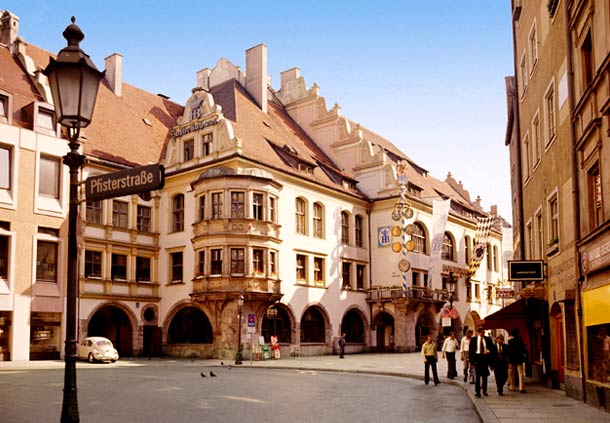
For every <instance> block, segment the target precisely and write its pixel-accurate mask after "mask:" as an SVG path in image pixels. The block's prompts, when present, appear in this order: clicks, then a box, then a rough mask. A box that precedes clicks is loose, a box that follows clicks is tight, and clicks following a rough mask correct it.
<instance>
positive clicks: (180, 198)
mask: <svg viewBox="0 0 610 423" xmlns="http://www.w3.org/2000/svg"><path fill="white" fill-rule="evenodd" d="M172 228H173V230H174V232H181V231H183V230H184V195H183V194H178V195H176V196H174V198H173V200H172Z"/></svg>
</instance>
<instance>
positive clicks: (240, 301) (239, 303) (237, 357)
mask: <svg viewBox="0 0 610 423" xmlns="http://www.w3.org/2000/svg"><path fill="white" fill-rule="evenodd" d="M244 299H245V298H244V294H242V293H241V292H240V293H239V297H237V314H238V316H239V320H238V325H237V354H235V364H243V363H242V361H241V315H242V313H243V311H244Z"/></svg>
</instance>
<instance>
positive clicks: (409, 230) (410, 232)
mask: <svg viewBox="0 0 610 423" xmlns="http://www.w3.org/2000/svg"><path fill="white" fill-rule="evenodd" d="M413 232H415V225H407V227H406V228H405V233H406V234H407V235H413Z"/></svg>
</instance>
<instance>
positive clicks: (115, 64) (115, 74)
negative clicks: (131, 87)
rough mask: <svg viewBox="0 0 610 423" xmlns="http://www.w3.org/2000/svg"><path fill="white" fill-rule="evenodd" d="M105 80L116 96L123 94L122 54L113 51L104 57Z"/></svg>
mask: <svg viewBox="0 0 610 423" xmlns="http://www.w3.org/2000/svg"><path fill="white" fill-rule="evenodd" d="M104 62H105V63H104V64H105V66H106V80H107V81H108V85H110V89H111V90H112V92H113V93H114V95H116V96H117V97H121V96H122V95H123V56H122V55H120V54H119V53H113V54H111V55H110V56H108V57H106V58H105V59H104Z"/></svg>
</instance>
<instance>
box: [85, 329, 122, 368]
mask: <svg viewBox="0 0 610 423" xmlns="http://www.w3.org/2000/svg"><path fill="white" fill-rule="evenodd" d="M77 355H78V358H80V359H81V360H87V361H88V362H89V363H93V362H94V361H111V362H113V363H114V362H115V361H117V360H118V359H119V353H118V351H117V350H116V349H115V348H114V346H113V345H112V342H110V340H109V339H107V338H103V337H101V336H90V337H87V338H83V339H82V340H81V341H80V342H79V344H78V353H77Z"/></svg>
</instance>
